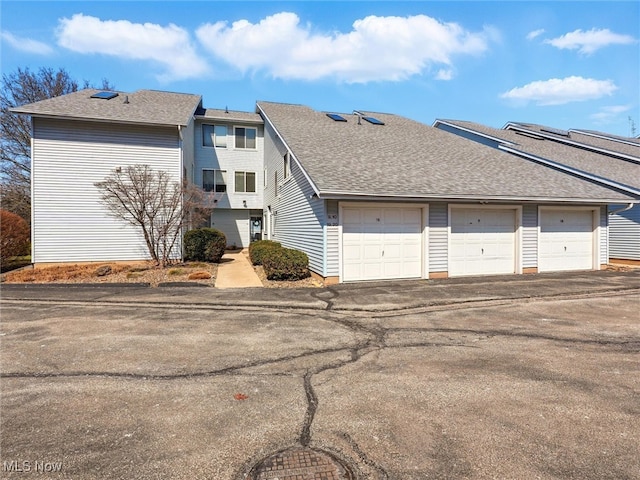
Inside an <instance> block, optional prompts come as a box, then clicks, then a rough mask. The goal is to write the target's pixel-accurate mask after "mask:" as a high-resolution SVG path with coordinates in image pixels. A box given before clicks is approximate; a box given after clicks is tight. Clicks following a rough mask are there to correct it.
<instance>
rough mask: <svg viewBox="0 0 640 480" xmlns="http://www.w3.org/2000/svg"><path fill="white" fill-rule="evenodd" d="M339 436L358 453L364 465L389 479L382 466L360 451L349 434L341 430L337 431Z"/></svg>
mask: <svg viewBox="0 0 640 480" xmlns="http://www.w3.org/2000/svg"><path fill="white" fill-rule="evenodd" d="M339 436H341V437H342V438H343V439H344V440H346V442H347V443H348V444H349V446H351V448H352V449H353V451H354V452H356V455H358V457H360V460H362V462H363V463H364V464H365V465H368V466H370V467H371V468H373V469H374V470H377V471H378V472H379V473H380V474H381V475H383V477H382V478H383V479H387V480H388V479H389V474H388V473H387V472H386V470H385V469H384V468H382V467H381V466H380V465H378V464H377V463H376V462H374V461H373V460H371V459H370V458H369V457H368V455H367V454H366V453H365V452H363V451H362V449H361V448H360V446H359V445H358V444H357V443H356V441H355V440H354V439H353V438H352V437H351V435H349V434H348V433H346V432H341V433H339Z"/></svg>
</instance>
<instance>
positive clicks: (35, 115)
mask: <svg viewBox="0 0 640 480" xmlns="http://www.w3.org/2000/svg"><path fill="white" fill-rule="evenodd" d="M13 113H19V114H21V115H29V116H31V117H32V118H45V119H48V120H72V121H74V122H91V123H110V124H118V125H142V126H144V127H176V126H178V127H186V126H188V125H189V123H188V122H187V123H157V122H156V123H153V122H131V121H128V120H113V119H108V118H89V117H73V116H70V115H47V114H41V113H27V112H13Z"/></svg>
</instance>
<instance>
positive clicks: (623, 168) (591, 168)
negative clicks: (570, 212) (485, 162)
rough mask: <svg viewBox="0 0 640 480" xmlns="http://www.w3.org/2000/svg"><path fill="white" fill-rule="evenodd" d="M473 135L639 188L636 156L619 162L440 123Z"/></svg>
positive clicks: (503, 132)
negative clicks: (463, 129) (501, 141)
mask: <svg viewBox="0 0 640 480" xmlns="http://www.w3.org/2000/svg"><path fill="white" fill-rule="evenodd" d="M441 121H443V122H446V123H449V124H452V125H457V126H460V127H463V128H466V129H468V130H472V131H474V132H478V133H481V134H484V135H488V136H490V137H494V138H499V139H502V140H503V141H506V142H510V143H512V144H515V145H514V146H513V147H512V148H513V149H515V150H518V151H521V152H523V153H527V154H531V155H535V156H537V157H542V158H544V159H547V160H551V161H553V162H556V163H560V164H562V165H566V166H568V167H571V168H574V169H577V170H580V171H582V172H584V173H587V174H590V175H595V176H597V177H601V178H604V179H608V180H612V181H614V182H616V183H619V184H621V185H625V186H628V187H631V188H635V189H640V163H638V162H640V157H636V158H637V161H636V162H634V161H630V160H623V159H619V158H615V157H611V156H609V155H605V154H602V153H597V152H594V151H590V150H584V149H582V148H577V147H576V146H572V145H568V144H564V143H560V142H556V141H553V140H548V139H544V138H541V137H539V138H533V137H530V136H526V135H522V134H519V133H517V132H516V131H514V130H501V129H497V128H491V127H487V126H485V125H481V124H478V123H474V122H465V121H460V120H441Z"/></svg>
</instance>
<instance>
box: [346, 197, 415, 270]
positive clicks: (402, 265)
mask: <svg viewBox="0 0 640 480" xmlns="http://www.w3.org/2000/svg"><path fill="white" fill-rule="evenodd" d="M342 220H343V236H342V242H343V259H342V263H343V280H345V281H352V280H376V279H392V278H415V277H420V276H421V275H422V255H423V252H422V209H421V208H407V207H388V208H387V207H385V208H378V207H348V208H344V209H343V210H342Z"/></svg>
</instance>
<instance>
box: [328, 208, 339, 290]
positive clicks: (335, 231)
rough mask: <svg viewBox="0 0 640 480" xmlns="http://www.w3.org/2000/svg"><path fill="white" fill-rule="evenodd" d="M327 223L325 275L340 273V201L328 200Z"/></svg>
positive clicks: (333, 275) (330, 275)
mask: <svg viewBox="0 0 640 480" xmlns="http://www.w3.org/2000/svg"><path fill="white" fill-rule="evenodd" d="M326 210H327V225H326V226H325V232H326V233H325V235H326V239H325V243H326V248H325V272H324V276H325V277H337V276H339V275H340V227H339V226H338V222H339V214H338V201H337V200H327V202H326Z"/></svg>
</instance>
